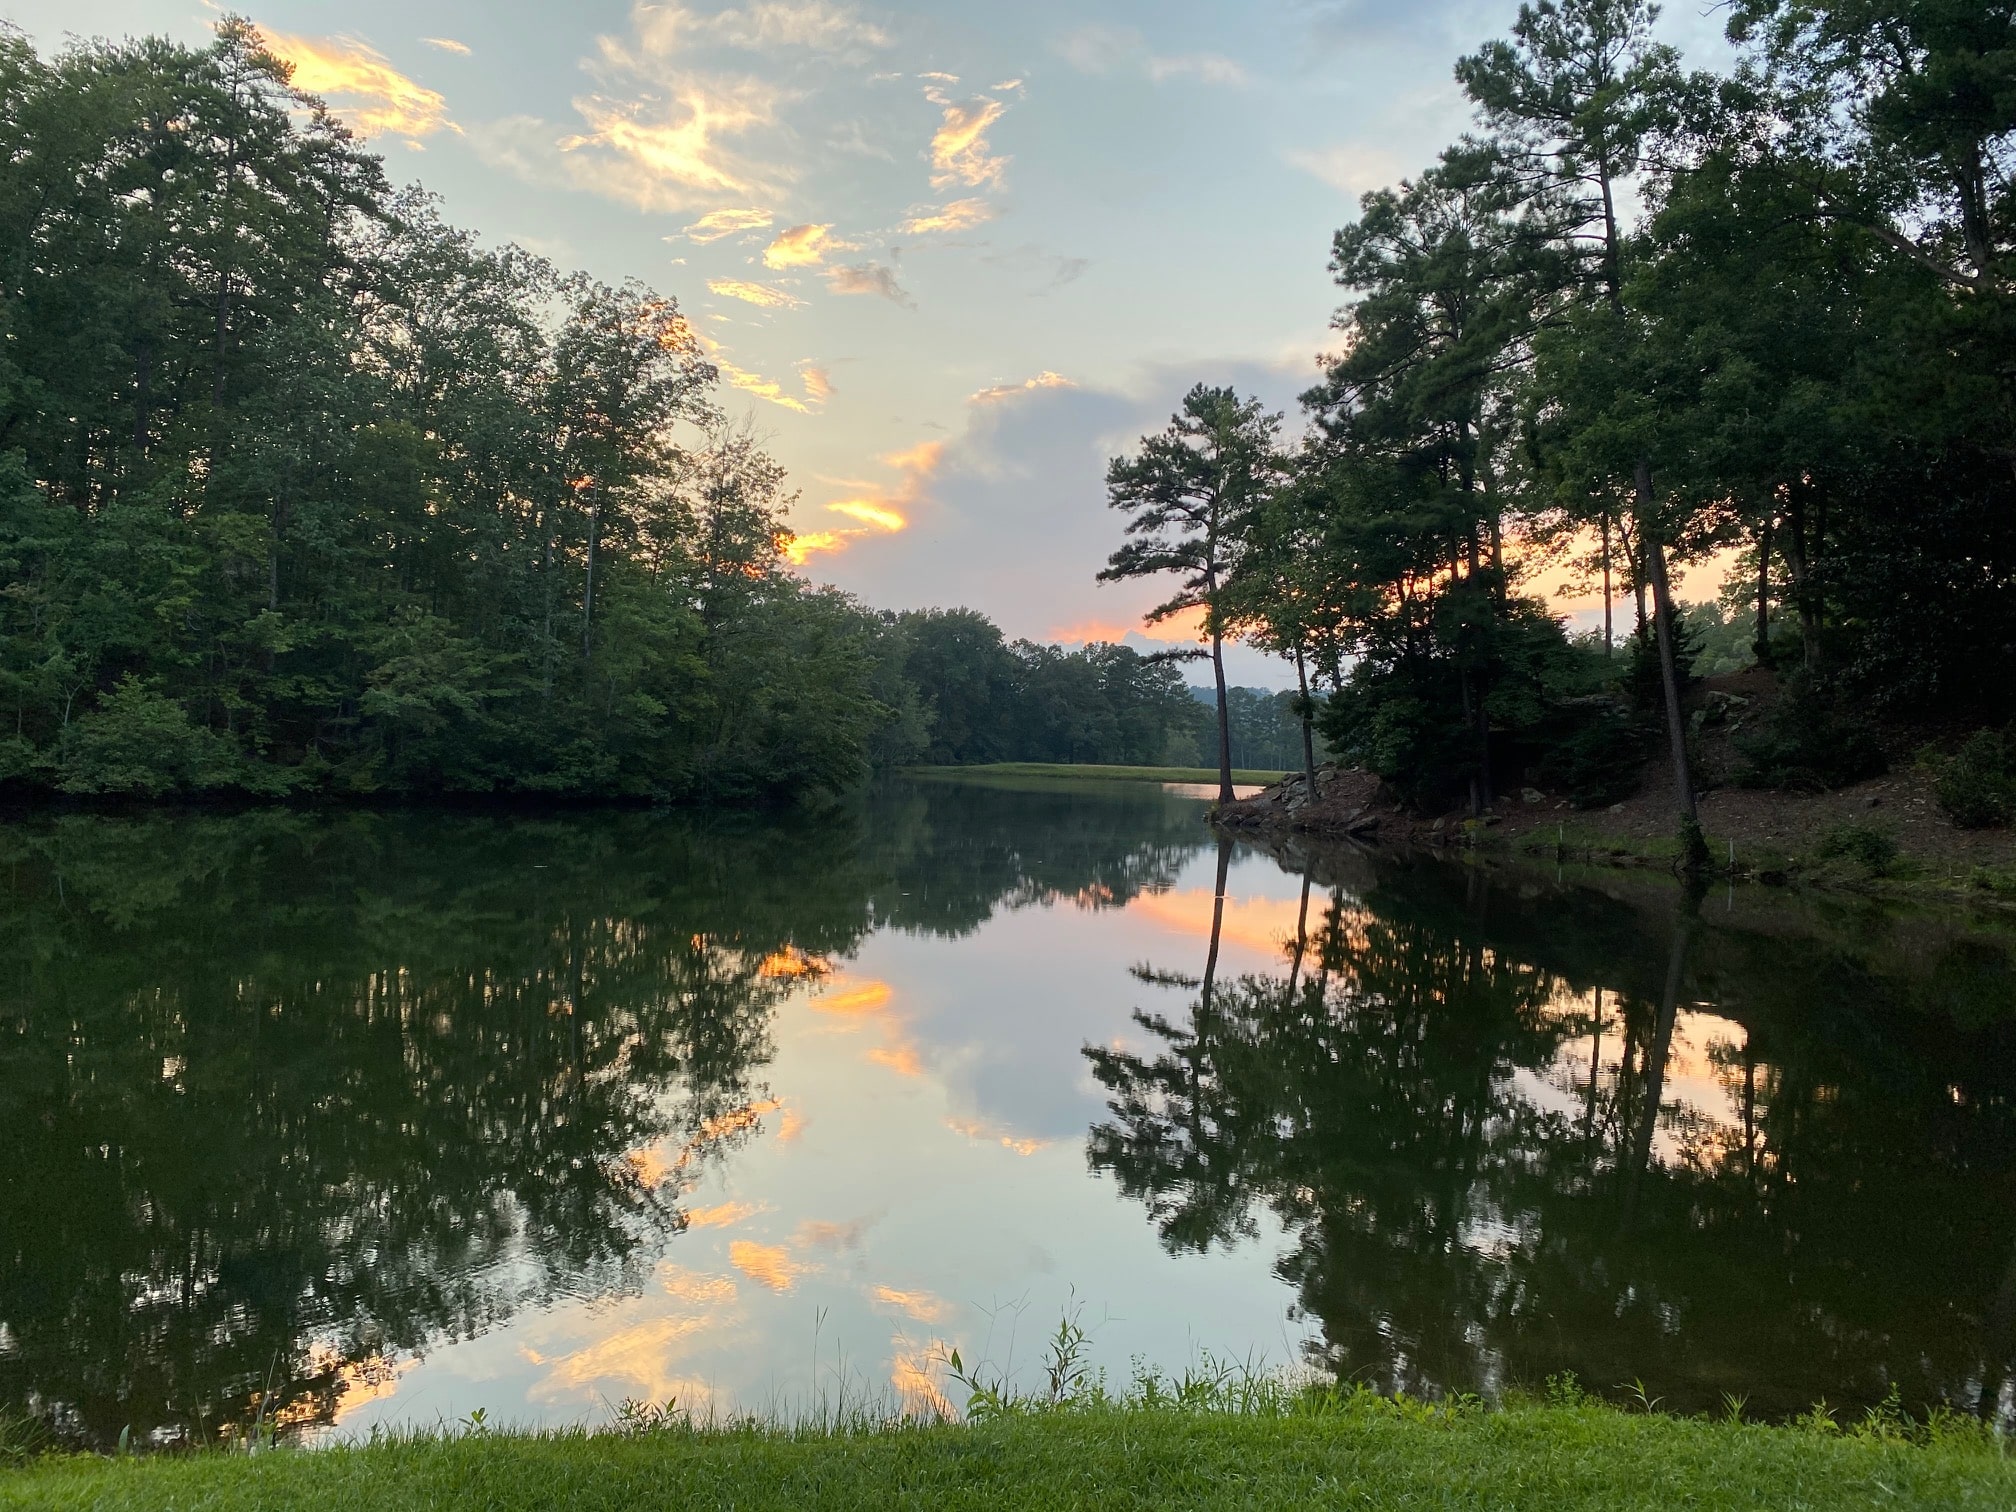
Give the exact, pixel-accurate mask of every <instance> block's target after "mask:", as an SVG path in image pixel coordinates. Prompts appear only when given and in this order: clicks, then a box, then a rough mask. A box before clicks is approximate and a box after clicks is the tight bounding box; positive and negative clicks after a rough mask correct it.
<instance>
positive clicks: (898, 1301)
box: [868, 1286, 951, 1323]
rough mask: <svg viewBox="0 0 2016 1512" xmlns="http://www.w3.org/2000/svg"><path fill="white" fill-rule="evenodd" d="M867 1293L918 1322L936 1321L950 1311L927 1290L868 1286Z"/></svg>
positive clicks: (949, 1308)
mask: <svg viewBox="0 0 2016 1512" xmlns="http://www.w3.org/2000/svg"><path fill="white" fill-rule="evenodd" d="M868 1295H869V1296H870V1297H873V1298H874V1299H875V1300H876V1301H877V1302H880V1303H881V1304H882V1305H883V1306H885V1307H893V1308H895V1309H896V1310H897V1311H898V1312H900V1313H902V1314H903V1315H904V1316H906V1317H910V1318H915V1319H916V1320H917V1321H918V1322H919V1323H937V1322H940V1321H942V1320H943V1319H944V1317H945V1315H946V1314H947V1313H948V1312H950V1311H951V1307H950V1305H949V1304H947V1303H946V1302H945V1301H944V1300H943V1299H941V1298H938V1297H934V1296H932V1295H931V1293H929V1292H927V1291H903V1290H900V1289H899V1288H897V1287H894V1286H875V1287H870V1288H869V1290H868Z"/></svg>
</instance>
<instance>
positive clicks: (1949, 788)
mask: <svg viewBox="0 0 2016 1512" xmlns="http://www.w3.org/2000/svg"><path fill="white" fill-rule="evenodd" d="M1935 771H1936V772H1937V774H1938V786H1937V789H1936V791H1937V793H1938V796H1939V807H1940V808H1942V809H1944V810H1945V811H1946V817H1947V818H1949V819H1951V820H1952V821H1953V822H1954V823H1955V824H1957V825H1959V826H1960V828H1962V829H1994V828H1999V827H2000V826H2003V825H2006V824H2008V823H2010V822H2011V821H2012V820H2016V747H2012V742H2011V741H2010V740H2009V738H2008V737H2007V736H2005V735H1999V734H1997V733H1995V732H1994V731H1992V730H1981V731H1977V732H1976V733H1975V734H1974V735H1972V736H1970V737H1969V738H1968V740H1967V742H1966V744H1964V745H1963V746H1961V747H1960V749H1959V750H1958V751H1957V752H1955V753H1954V754H1953V755H1951V756H1948V757H1945V758H1943V759H1940V760H1938V761H1937V762H1936V764H1935Z"/></svg>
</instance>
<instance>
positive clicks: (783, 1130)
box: [777, 1108, 811, 1144]
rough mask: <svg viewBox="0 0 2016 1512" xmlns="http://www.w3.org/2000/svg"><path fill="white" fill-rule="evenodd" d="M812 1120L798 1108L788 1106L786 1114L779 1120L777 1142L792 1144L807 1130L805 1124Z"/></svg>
mask: <svg viewBox="0 0 2016 1512" xmlns="http://www.w3.org/2000/svg"><path fill="white" fill-rule="evenodd" d="M810 1122H811V1120H810V1119H808V1118H806V1117H805V1116H804V1115H803V1114H801V1113H800V1112H799V1111H798V1110H797V1109H796V1108H786V1109H785V1110H784V1116H783V1117H782V1118H780V1119H778V1120H777V1143H779V1144H790V1143H791V1142H792V1141H793V1140H794V1139H796V1138H797V1137H798V1136H799V1135H800V1134H803V1133H804V1132H805V1125H806V1124H808V1123H810Z"/></svg>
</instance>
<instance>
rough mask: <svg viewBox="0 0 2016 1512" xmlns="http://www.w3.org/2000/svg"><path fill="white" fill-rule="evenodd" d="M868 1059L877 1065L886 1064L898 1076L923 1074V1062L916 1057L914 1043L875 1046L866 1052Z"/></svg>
mask: <svg viewBox="0 0 2016 1512" xmlns="http://www.w3.org/2000/svg"><path fill="white" fill-rule="evenodd" d="M868 1059H869V1060H871V1061H873V1062H874V1063H875V1064H876V1065H878V1066H887V1067H888V1068H889V1069H890V1070H891V1071H894V1072H895V1073H896V1074H897V1075H898V1076H910V1077H917V1076H922V1075H923V1074H924V1062H923V1061H922V1060H921V1059H920V1058H919V1057H918V1054H917V1047H916V1046H915V1045H910V1044H902V1045H881V1046H877V1047H876V1048H875V1049H873V1050H870V1051H869V1052H868Z"/></svg>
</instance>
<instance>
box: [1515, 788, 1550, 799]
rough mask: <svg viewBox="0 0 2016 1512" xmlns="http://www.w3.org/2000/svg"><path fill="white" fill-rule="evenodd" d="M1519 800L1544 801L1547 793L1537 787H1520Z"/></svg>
mask: <svg viewBox="0 0 2016 1512" xmlns="http://www.w3.org/2000/svg"><path fill="white" fill-rule="evenodd" d="M1519 801H1520V802H1522V803H1545V802H1546V801H1547V795H1546V794H1545V793H1543V792H1541V791H1540V789H1538V788H1530V787H1529V788H1521V789H1519Z"/></svg>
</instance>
